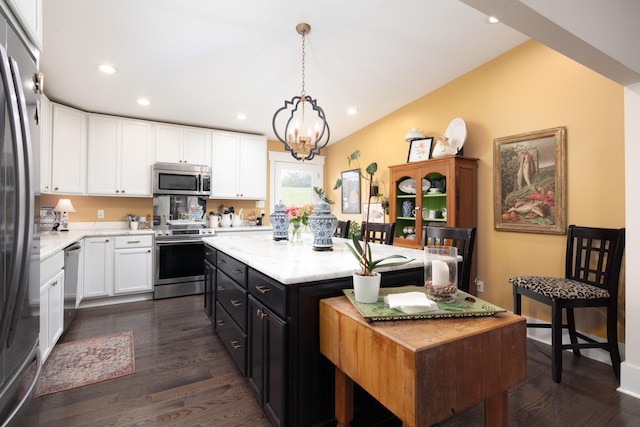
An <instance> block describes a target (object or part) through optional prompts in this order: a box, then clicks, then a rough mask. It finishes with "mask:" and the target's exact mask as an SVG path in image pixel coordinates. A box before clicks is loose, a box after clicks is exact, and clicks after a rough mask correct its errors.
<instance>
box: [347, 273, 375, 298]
mask: <svg viewBox="0 0 640 427" xmlns="http://www.w3.org/2000/svg"><path fill="white" fill-rule="evenodd" d="M381 277H382V276H380V274H379V273H374V275H373V276H361V275H359V274H358V273H353V293H354V294H355V299H356V301H357V302H361V303H365V304H375V303H376V302H378V294H379V293H380V279H381Z"/></svg>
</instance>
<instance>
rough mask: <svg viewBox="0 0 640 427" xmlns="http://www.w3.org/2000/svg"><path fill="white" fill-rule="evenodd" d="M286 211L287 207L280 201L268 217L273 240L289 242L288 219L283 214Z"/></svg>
mask: <svg viewBox="0 0 640 427" xmlns="http://www.w3.org/2000/svg"><path fill="white" fill-rule="evenodd" d="M286 210H287V205H285V204H284V203H282V200H280V201H279V202H278V203H277V204H276V205H275V206H274V208H273V212H272V213H271V215H269V220H270V222H271V226H272V227H273V240H289V217H287V214H286V213H284V211H286Z"/></svg>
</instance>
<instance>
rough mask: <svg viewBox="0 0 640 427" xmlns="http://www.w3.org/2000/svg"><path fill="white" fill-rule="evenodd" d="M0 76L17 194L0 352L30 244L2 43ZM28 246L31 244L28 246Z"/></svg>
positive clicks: (14, 106) (11, 89) (22, 172)
mask: <svg viewBox="0 0 640 427" xmlns="http://www.w3.org/2000/svg"><path fill="white" fill-rule="evenodd" d="M0 77H1V78H2V84H3V87H4V91H5V99H6V102H7V113H8V120H9V123H10V128H11V136H12V138H13V157H14V162H15V168H14V175H15V177H14V179H15V188H14V191H15V194H16V198H17V202H18V203H17V206H16V208H15V218H14V227H13V233H14V235H13V242H12V243H13V245H12V246H13V248H12V250H13V252H12V253H13V258H12V260H11V265H10V266H9V290H8V292H7V295H6V299H5V302H4V308H3V313H2V319H1V321H0V353H1V352H2V351H4V348H5V345H4V343H5V342H6V340H7V338H8V336H9V329H10V327H11V322H12V321H13V319H14V316H15V315H16V302H17V297H18V295H19V294H20V293H21V292H19V287H20V280H21V278H22V277H24V272H23V271H22V268H23V266H24V265H25V264H24V260H23V259H22V256H23V255H24V254H25V248H24V247H25V246H27V247H28V246H29V244H28V242H29V240H27V241H25V240H24V239H23V237H24V236H25V232H24V229H25V227H26V221H27V218H28V213H27V212H26V211H25V206H24V205H25V196H24V193H25V191H27V189H26V188H25V180H26V176H25V165H24V161H25V155H24V152H23V139H22V133H21V126H20V117H19V115H18V114H19V113H18V102H17V97H16V92H15V89H14V86H13V76H12V75H11V68H10V65H9V58H8V56H7V52H6V51H5V50H4V48H3V47H2V46H0ZM28 249H30V248H28Z"/></svg>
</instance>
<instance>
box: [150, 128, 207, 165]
mask: <svg viewBox="0 0 640 427" xmlns="http://www.w3.org/2000/svg"><path fill="white" fill-rule="evenodd" d="M155 128H156V140H155V142H156V155H155V161H156V162H163V163H190V164H194V165H207V166H211V164H210V158H211V131H210V130H208V129H200V128H192V127H186V126H176V125H164V124H158V125H156V126H155Z"/></svg>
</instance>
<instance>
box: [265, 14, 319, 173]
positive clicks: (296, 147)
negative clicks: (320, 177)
mask: <svg viewBox="0 0 640 427" xmlns="http://www.w3.org/2000/svg"><path fill="white" fill-rule="evenodd" d="M296 31H297V32H298V34H300V35H301V36H302V91H301V92H300V96H294V97H293V98H291V101H286V100H285V101H284V106H283V107H281V108H280V109H278V111H276V113H275V114H274V115H273V121H272V126H273V131H274V132H275V134H276V137H277V138H278V140H279V141H280V142H282V143H283V144H284V148H285V149H286V150H287V151H290V152H291V155H292V156H293V157H294V158H295V159H297V160H301V161H303V162H304V161H305V160H311V159H313V158H314V156H315V155H316V154H320V150H321V149H322V148H324V147H326V145H327V144H328V143H329V134H330V132H329V125H328V124H327V119H326V117H325V115H324V111H323V110H322V108H320V107H319V106H318V104H317V101H316V100H315V99H312V98H311V97H310V96H309V95H307V93H306V91H305V88H304V77H305V75H304V73H305V62H304V55H305V51H304V48H305V37H306V35H307V34H309V32H310V31H311V26H310V25H309V24H306V23H301V24H298V25H296ZM287 112H288V113H289V114H287ZM305 113H307V115H306V116H305Z"/></svg>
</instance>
